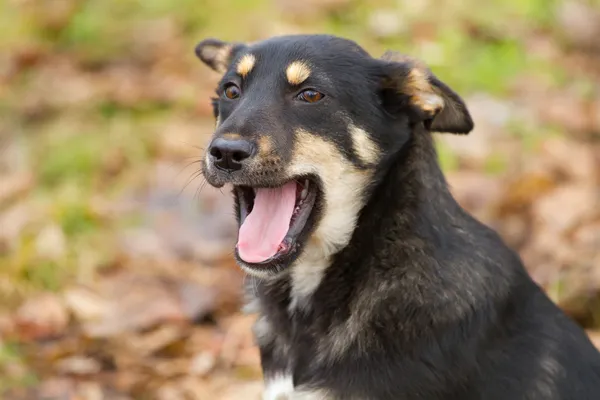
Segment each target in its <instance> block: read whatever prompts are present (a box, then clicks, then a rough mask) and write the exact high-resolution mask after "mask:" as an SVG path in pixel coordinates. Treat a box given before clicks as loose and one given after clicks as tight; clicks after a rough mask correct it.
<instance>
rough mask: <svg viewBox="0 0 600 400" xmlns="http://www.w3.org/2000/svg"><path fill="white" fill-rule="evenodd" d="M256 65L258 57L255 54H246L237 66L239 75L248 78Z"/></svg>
mask: <svg viewBox="0 0 600 400" xmlns="http://www.w3.org/2000/svg"><path fill="white" fill-rule="evenodd" d="M254 64H256V57H254V55H253V54H244V56H243V57H242V58H241V59H240V61H239V62H238V64H237V69H236V71H237V73H238V75H240V76H241V77H242V78H245V77H246V76H248V74H249V73H250V71H252V68H254Z"/></svg>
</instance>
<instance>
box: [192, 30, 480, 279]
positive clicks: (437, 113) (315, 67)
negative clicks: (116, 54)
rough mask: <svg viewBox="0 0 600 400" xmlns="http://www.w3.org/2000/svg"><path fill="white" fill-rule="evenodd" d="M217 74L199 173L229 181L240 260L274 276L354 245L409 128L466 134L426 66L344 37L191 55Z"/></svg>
mask: <svg viewBox="0 0 600 400" xmlns="http://www.w3.org/2000/svg"><path fill="white" fill-rule="evenodd" d="M196 54H197V55H198V57H199V58H200V59H201V60H202V61H203V62H204V63H206V64H207V65H208V66H210V67H211V68H212V69H214V70H216V71H218V72H220V73H222V74H223V77H222V79H221V81H220V82H219V85H218V88H217V98H215V99H214V100H213V105H214V113H215V117H216V120H217V123H216V130H215V133H214V136H213V139H212V142H211V143H210V145H209V147H208V148H207V152H206V155H205V162H204V164H203V173H204V176H205V178H206V180H207V181H208V182H209V183H210V184H211V185H213V186H215V187H222V186H223V185H225V184H232V185H233V188H234V196H235V198H236V209H237V216H238V219H239V223H240V230H239V237H238V243H237V246H236V257H237V259H238V262H239V263H240V265H241V266H242V267H243V268H244V269H245V270H246V271H248V272H249V273H251V274H255V275H259V276H268V275H270V274H273V273H277V272H279V271H281V270H283V269H285V268H287V267H288V266H290V265H292V264H293V263H294V261H295V260H296V259H297V258H298V257H299V256H301V255H302V254H303V253H306V252H307V249H308V248H310V252H311V253H314V254H318V256H319V257H329V256H331V255H332V254H334V253H335V252H337V251H339V250H340V249H341V248H342V247H344V246H345V245H346V244H347V243H348V242H349V240H350V237H351V235H352V232H353V230H354V227H355V224H356V220H357V218H358V215H359V213H360V210H361V209H362V208H363V206H364V205H365V203H366V201H367V199H368V195H369V191H370V188H371V185H370V183H371V182H372V180H373V177H374V176H375V175H376V174H377V172H379V171H380V169H381V168H383V166H384V165H385V164H386V160H390V159H391V158H393V157H394V155H395V154H397V153H398V151H399V150H400V149H401V148H402V145H403V144H405V143H406V142H407V140H408V139H409V137H410V135H411V134H412V133H413V130H414V129H415V126H417V125H419V126H420V127H425V129H427V130H430V131H437V132H453V133H468V132H469V131H470V130H471V129H472V128H473V122H472V120H471V117H470V115H469V113H468V111H467V109H466V107H465V104H464V103H463V101H462V100H461V99H460V97H458V96H457V95H456V94H455V93H454V92H453V91H452V90H450V89H449V88H448V87H447V86H446V85H445V84H443V83H442V82H440V81H439V80H438V79H437V78H436V77H435V76H434V75H433V74H432V73H431V72H430V71H429V69H428V68H426V67H425V66H424V65H423V64H421V63H419V62H417V61H416V60H413V59H411V58H408V57H405V56H402V55H399V54H396V53H386V54H385V55H384V56H383V57H382V58H380V59H375V58H372V57H371V56H369V55H368V54H367V53H366V52H365V51H364V50H363V49H362V48H360V47H359V46H358V45H357V44H355V43H354V42H351V41H349V40H345V39H341V38H337V37H333V36H326V35H314V36H300V35H298V36H282V37H276V38H272V39H269V40H266V41H262V42H258V43H255V44H252V45H245V44H240V43H225V42H222V41H219V40H216V39H207V40H204V41H202V42H201V43H200V44H198V46H197V47H196Z"/></svg>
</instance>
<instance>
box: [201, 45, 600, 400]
mask: <svg viewBox="0 0 600 400" xmlns="http://www.w3.org/2000/svg"><path fill="white" fill-rule="evenodd" d="M257 46H258V47H255V50H254V51H255V52H256V54H259V55H260V60H259V63H258V64H257V69H259V68H260V67H261V63H262V66H263V69H259V70H258V72H257V73H256V74H255V75H253V77H252V79H254V81H253V82H254V83H253V84H254V85H256V87H261V88H269V90H266V89H265V90H262V91H261V90H258V89H257V90H256V91H255V92H253V95H249V97H248V98H247V99H246V100H245V101H246V103H245V104H246V105H251V106H252V107H254V108H253V109H254V114H252V115H249V114H244V113H243V110H240V111H236V109H235V107H236V106H234V105H232V103H227V102H225V101H223V100H221V101H220V105H219V106H218V107H219V110H220V111H221V115H234V114H236V112H237V116H236V117H235V118H233V119H232V121H234V122H235V123H236V124H238V128H239V129H238V130H239V131H244V130H246V132H247V134H248V135H250V136H251V135H252V132H251V131H253V130H261V129H262V131H263V132H264V131H267V132H280V133H279V134H281V135H283V136H282V138H281V146H280V147H278V149H279V150H280V151H281V153H282V154H284V156H283V157H284V158H285V157H286V155H285V154H286V153H285V152H286V151H288V150H286V149H288V148H289V142H291V141H293V134H292V129H291V128H292V127H294V126H302V127H309V128H310V129H311V131H312V132H316V134H321V135H324V136H325V137H327V139H328V140H331V141H332V142H334V143H335V144H336V146H339V147H340V148H341V149H343V151H342V153H344V154H346V155H347V157H348V159H349V160H351V161H352V162H354V163H355V164H356V165H357V167H361V166H360V162H359V161H358V160H357V159H356V156H355V155H354V154H353V153H352V151H351V150H350V148H351V147H350V144H348V140H349V139H348V136H347V132H344V130H343V129H341V128H340V126H342V125H343V124H341V121H342V120H343V118H342V117H339V119H337V118H338V117H337V114H338V113H339V115H342V114H343V115H345V116H346V117H347V116H349V117H350V118H351V120H352V121H353V123H355V124H357V125H359V126H361V127H363V128H364V129H365V130H366V131H367V132H369V133H370V134H371V136H372V139H373V141H374V142H376V143H377V144H378V145H379V146H380V148H381V149H382V150H381V159H380V162H379V164H378V165H377V167H376V168H375V171H374V172H373V175H372V179H371V182H370V185H369V186H368V187H366V188H364V196H365V197H366V198H367V201H366V204H365V206H364V208H363V209H362V211H361V212H360V215H359V218H358V223H357V225H356V229H355V230H354V232H353V235H352V238H351V240H350V242H349V243H348V244H347V246H345V247H344V248H343V249H341V250H340V251H338V252H337V253H336V254H335V255H334V256H333V259H332V262H331V265H330V266H329V267H328V268H327V269H326V271H325V275H324V277H323V279H322V281H321V283H320V285H319V286H318V288H317V289H316V291H315V292H314V293H313V295H312V297H311V299H310V304H309V306H308V307H302V308H300V307H298V308H290V291H291V279H290V275H289V274H285V273H282V274H280V275H278V276H277V277H275V278H272V279H266V280H265V279H255V282H253V284H252V285H251V286H252V287H253V288H254V289H255V290H256V292H255V294H256V296H257V297H258V300H259V304H260V313H261V316H262V317H264V318H265V320H266V321H268V324H269V327H270V333H269V334H267V335H265V336H264V337H262V338H259V340H258V342H259V345H260V351H261V359H262V366H263V369H264V372H265V376H266V377H267V378H268V377H270V376H274V375H275V374H277V373H280V372H283V371H288V372H289V373H291V375H292V376H293V383H294V386H295V387H297V388H301V389H303V390H309V389H311V388H312V389H322V390H324V391H326V392H327V393H328V397H327V399H365V400H366V399H368V400H392V399H393V400H397V399H402V400H413V399H415V400H416V399H423V400H479V399H485V400H553V399H556V400H558V399H560V400H592V399H599V398H600V354H599V353H598V351H597V350H596V349H595V347H594V346H593V345H592V343H591V342H590V340H589V339H588V338H587V336H586V334H585V333H584V331H583V330H582V329H581V328H580V327H579V326H577V325H576V324H575V323H574V322H573V321H572V320H571V319H569V318H568V317H567V316H566V315H565V314H564V313H563V312H562V311H561V310H560V309H559V308H558V307H557V306H556V305H555V304H553V303H552V302H551V301H550V299H549V298H548V297H547V296H546V295H545V294H544V292H543V291H542V289H541V288H540V287H538V286H537V285H536V284H535V283H534V282H533V281H532V279H531V278H530V277H529V275H528V274H527V272H526V270H525V268H524V267H523V265H522V262H521V260H520V258H519V256H518V255H517V254H516V253H515V252H514V251H513V250H511V249H509V248H508V247H507V246H506V245H505V244H504V242H503V241H502V239H501V238H500V237H499V236H498V235H497V234H496V233H495V232H494V231H492V230H491V229H490V228H488V227H486V226H485V225H483V224H482V223H480V222H478V221H477V220H475V219H474V218H473V217H472V216H470V215H469V214H468V213H467V212H466V211H464V210H463V209H462V208H461V207H460V206H459V205H458V204H457V202H456V201H455V200H454V198H453V197H452V195H451V194H450V192H449V190H448V188H447V184H446V181H445V179H444V176H443V174H442V172H441V170H440V168H439V166H438V163H437V157H436V153H435V149H434V144H433V139H432V134H431V132H429V131H428V129H427V128H428V127H429V128H430V129H434V128H435V130H441V131H443V130H447V131H452V132H461V133H465V132H467V131H469V130H471V128H472V121H471V120H470V117H469V116H468V111H467V110H466V107H465V106H464V103H463V102H462V100H461V99H460V97H458V95H456V94H455V93H454V92H452V91H451V90H450V89H449V88H448V87H447V86H446V85H444V84H443V83H441V82H440V81H439V80H438V79H437V78H435V77H433V76H431V79H432V82H433V83H434V84H435V85H436V86H438V87H439V88H441V90H442V91H444V93H445V96H446V98H447V101H453V102H455V105H456V108H455V109H456V110H459V111H460V112H461V113H462V120H461V121H463V122H462V125H461V124H460V123H459V124H458V125H457V122H460V121H458V120H456V119H454V120H453V121H452V124H450V125H444V121H443V120H441V119H439V120H437V121H436V120H435V118H433V119H426V118H424V117H423V116H422V115H420V114H419V113H415V112H414V110H412V111H411V106H410V105H409V99H407V98H406V96H404V95H403V94H402V93H399V92H398V91H394V90H391V91H390V88H391V87H392V86H393V85H390V82H395V83H396V84H397V83H398V78H397V75H395V74H396V73H397V71H398V70H399V69H400V70H401V69H402V65H399V64H398V63H396V64H394V63H392V62H390V61H382V60H375V59H372V58H370V57H369V56H368V55H366V53H364V51H362V50H361V49H360V48H358V46H356V45H354V44H352V43H351V42H348V41H344V40H341V39H336V38H331V37H327V36H314V37H313V36H311V37H304V36H303V37H283V38H276V39H272V40H270V41H267V42H266V44H262V45H257ZM261 46H262V47H261ZM243 52H244V50H243V49H242V50H240V51H239V52H238V55H241V54H242V53H243ZM292 56H301V57H304V59H308V60H309V61H311V63H312V64H314V65H315V66H318V67H319V68H320V69H319V71H320V73H321V74H324V75H326V76H327V79H328V81H327V79H326V80H322V81H321V82H329V83H328V84H329V85H330V86H329V87H326V88H327V89H329V90H332V91H333V93H334V95H333V96H330V98H328V101H327V102H325V103H324V104H321V105H320V106H318V107H313V108H309V107H306V108H304V109H302V110H297V109H295V108H293V106H288V105H286V103H285V102H283V105H277V104H276V101H275V100H276V99H278V98H279V99H281V98H282V96H285V94H284V93H285V92H284V91H280V90H279V89H275V88H278V87H279V86H278V84H276V83H275V82H276V79H279V80H281V79H284V78H283V77H281V76H278V77H276V75H277V74H281V72H279V71H280V70H281V69H282V68H283V66H284V65H285V64H286V62H289V61H291V60H290V58H291V57H292ZM265 65H269V69H266V68H264V66H265ZM394 71H395V72H394ZM229 73H231V70H230V72H229ZM227 77H228V75H227V74H225V78H224V79H225V80H226V79H227ZM400 86H401V85H400ZM247 90H250V89H247ZM331 97H333V99H332V98H331ZM252 102H254V103H252ZM280 102H282V100H280ZM264 105H267V106H268V107H265V106H264ZM286 107H290V108H286ZM319 107H320V108H319ZM342 111H343V113H341V112H342ZM284 115H286V116H288V117H289V118H284V117H283V116H284ZM325 115H328V116H329V118H325ZM419 118H421V119H419ZM264 121H267V122H264ZM226 123H227V122H223V124H226ZM232 123H233V122H232ZM261 124H262V125H261ZM445 127H447V128H448V129H444V128H445ZM273 134H274V133H273ZM465 140H468V139H465ZM207 179H209V182H211V178H210V177H207ZM212 179H213V180H212V182H211V183H213V184H215V185H216V186H218V185H219V184H223V183H225V182H227V180H226V179H225V178H222V179H221V180H219V179H216V178H214V177H213V178H212ZM235 179H237V178H230V180H229V181H234V183H235ZM240 179H241V178H240ZM277 179H279V178H275V180H277ZM314 223H315V224H318V221H314ZM336 335H338V337H337V339H336ZM336 340H337V341H336ZM344 340H346V342H344ZM337 345H340V346H341V348H342V349H343V351H338V352H335V351H334V350H333V348H334V347H335V346H337ZM291 398H292V399H293V397H291Z"/></svg>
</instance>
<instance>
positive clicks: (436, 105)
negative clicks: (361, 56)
mask: <svg viewBox="0 0 600 400" xmlns="http://www.w3.org/2000/svg"><path fill="white" fill-rule="evenodd" d="M381 60H382V61H383V63H384V65H383V68H384V73H383V81H382V89H383V92H384V93H386V96H385V98H384V103H385V102H386V101H387V102H388V103H389V102H391V103H395V104H394V105H393V107H392V108H395V110H396V111H400V110H399V109H402V111H408V113H409V115H410V116H411V117H412V118H413V119H414V120H415V121H414V122H423V124H424V126H425V128H426V129H427V130H429V131H432V132H450V133H463V134H466V133H469V132H470V131H471V130H473V119H472V118H471V115H470V113H469V110H467V106H466V104H465V102H464V101H463V99H461V98H460V96H459V95H458V94H456V93H455V92H454V91H453V90H452V89H450V88H449V87H448V86H447V85H446V84H445V83H443V82H442V81H440V80H439V79H438V78H437V77H435V76H434V75H433V73H432V72H431V71H430V70H429V68H427V66H426V65H425V64H423V63H422V62H420V61H419V60H416V59H413V58H411V57H407V56H404V55H402V54H399V53H395V52H386V53H385V54H384V55H383V56H382V57H381ZM384 105H385V104H384Z"/></svg>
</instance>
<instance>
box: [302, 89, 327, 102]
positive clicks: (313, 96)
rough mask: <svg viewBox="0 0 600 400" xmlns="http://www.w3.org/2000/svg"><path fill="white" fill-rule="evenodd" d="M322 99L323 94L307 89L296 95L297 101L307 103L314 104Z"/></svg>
mask: <svg viewBox="0 0 600 400" xmlns="http://www.w3.org/2000/svg"><path fill="white" fill-rule="evenodd" d="M323 97H325V95H324V94H323V93H319V92H317V91H316V90H310V89H307V90H305V91H303V92H302V93H300V94H299V95H298V99H299V100H302V101H306V102H307V103H316V102H317V101H319V100H321V99H322V98H323Z"/></svg>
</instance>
